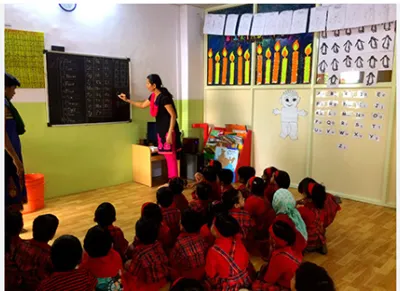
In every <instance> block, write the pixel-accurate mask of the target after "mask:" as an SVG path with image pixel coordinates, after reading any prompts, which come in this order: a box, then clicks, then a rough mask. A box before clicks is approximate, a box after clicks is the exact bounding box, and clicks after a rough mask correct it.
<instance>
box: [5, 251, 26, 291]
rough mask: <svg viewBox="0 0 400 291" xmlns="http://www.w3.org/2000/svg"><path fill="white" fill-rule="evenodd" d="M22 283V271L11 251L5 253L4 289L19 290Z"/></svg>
mask: <svg viewBox="0 0 400 291" xmlns="http://www.w3.org/2000/svg"><path fill="white" fill-rule="evenodd" d="M21 284H22V277H21V272H20V271H19V270H18V266H17V264H16V263H15V262H14V261H13V260H12V259H11V256H10V254H9V253H6V254H5V255H4V286H5V289H4V290H13V291H14V290H15V291H19V290H21V289H20V286H21Z"/></svg>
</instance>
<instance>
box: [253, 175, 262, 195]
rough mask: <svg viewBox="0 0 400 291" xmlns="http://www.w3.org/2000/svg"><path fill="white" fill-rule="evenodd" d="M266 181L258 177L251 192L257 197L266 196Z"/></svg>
mask: <svg viewBox="0 0 400 291" xmlns="http://www.w3.org/2000/svg"><path fill="white" fill-rule="evenodd" d="M264 188H265V187H264V180H263V179H261V178H259V177H256V178H254V180H253V182H252V183H251V185H250V192H251V193H252V194H254V195H256V196H259V197H263V196H264Z"/></svg>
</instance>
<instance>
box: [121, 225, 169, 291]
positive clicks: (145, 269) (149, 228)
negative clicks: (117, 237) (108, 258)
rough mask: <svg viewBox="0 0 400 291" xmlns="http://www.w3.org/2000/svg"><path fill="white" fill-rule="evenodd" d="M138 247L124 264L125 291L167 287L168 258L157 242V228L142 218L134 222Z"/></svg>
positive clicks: (153, 290)
mask: <svg viewBox="0 0 400 291" xmlns="http://www.w3.org/2000/svg"><path fill="white" fill-rule="evenodd" d="M136 236H137V238H138V240H139V243H138V245H136V246H135V248H134V249H133V251H132V256H131V258H130V260H128V261H127V262H126V263H125V269H126V271H127V273H128V274H127V275H126V278H127V285H128V288H127V290H135V291H158V290H160V289H161V288H163V287H164V286H165V285H167V283H168V281H167V278H168V276H169V272H168V257H167V255H166V254H165V252H164V250H163V248H162V246H161V244H160V243H159V242H158V241H157V236H158V226H157V225H156V224H155V223H154V221H152V220H145V219H143V218H141V219H139V220H138V221H137V222H136Z"/></svg>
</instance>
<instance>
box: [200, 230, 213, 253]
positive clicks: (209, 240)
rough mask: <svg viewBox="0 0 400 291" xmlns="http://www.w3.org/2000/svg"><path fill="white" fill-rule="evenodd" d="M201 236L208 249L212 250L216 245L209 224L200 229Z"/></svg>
mask: <svg viewBox="0 0 400 291" xmlns="http://www.w3.org/2000/svg"><path fill="white" fill-rule="evenodd" d="M200 235H201V236H202V237H203V239H204V241H205V243H206V247H207V249H209V248H211V247H212V246H213V245H214V242H215V236H213V235H212V233H211V230H210V228H209V227H208V225H207V224H204V225H203V226H202V227H201V228H200Z"/></svg>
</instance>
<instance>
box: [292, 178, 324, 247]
mask: <svg viewBox="0 0 400 291" xmlns="http://www.w3.org/2000/svg"><path fill="white" fill-rule="evenodd" d="M307 193H308V195H309V196H311V200H310V201H308V202H307V203H306V204H305V206H299V207H298V210H299V212H300V214H301V217H302V218H303V220H304V222H305V224H306V226H307V232H308V242H307V248H306V250H307V251H308V252H315V251H317V252H319V253H321V254H324V255H325V254H326V253H327V252H328V249H327V247H326V238H325V231H326V230H325V227H324V217H325V211H324V205H325V200H326V192H325V187H324V186H322V185H320V184H318V183H314V182H311V183H308V185H307Z"/></svg>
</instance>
